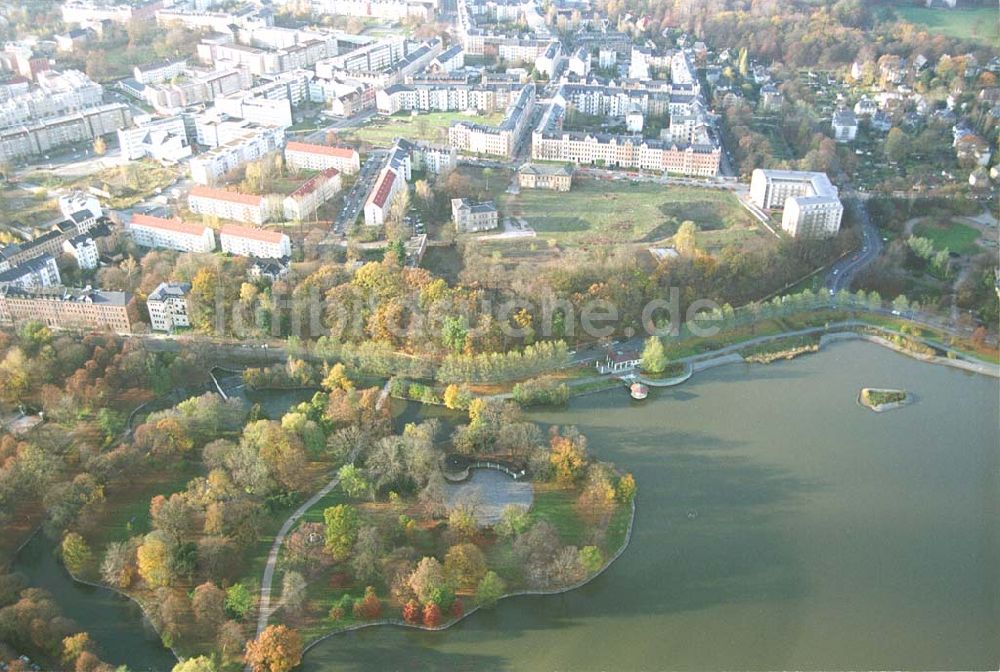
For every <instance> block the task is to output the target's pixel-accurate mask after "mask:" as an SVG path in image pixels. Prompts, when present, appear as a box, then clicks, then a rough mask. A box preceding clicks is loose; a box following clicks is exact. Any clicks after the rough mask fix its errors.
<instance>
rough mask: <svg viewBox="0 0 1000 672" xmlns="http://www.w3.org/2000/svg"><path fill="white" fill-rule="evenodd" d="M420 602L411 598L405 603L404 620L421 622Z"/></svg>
mask: <svg viewBox="0 0 1000 672" xmlns="http://www.w3.org/2000/svg"><path fill="white" fill-rule="evenodd" d="M420 617H421V613H420V603H419V602H417V601H416V600H410V601H409V602H407V603H406V604H404V605H403V620H404V621H406V622H407V623H419V622H420Z"/></svg>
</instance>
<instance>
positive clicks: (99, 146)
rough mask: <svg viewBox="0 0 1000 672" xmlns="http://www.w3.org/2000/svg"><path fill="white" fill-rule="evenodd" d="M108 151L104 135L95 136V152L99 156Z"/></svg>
mask: <svg viewBox="0 0 1000 672" xmlns="http://www.w3.org/2000/svg"><path fill="white" fill-rule="evenodd" d="M107 151H108V143H107V141H105V140H104V138H103V137H101V136H97V137H96V138H94V154H97V155H98V156H104V153H105V152H107Z"/></svg>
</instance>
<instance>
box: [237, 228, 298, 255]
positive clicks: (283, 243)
mask: <svg viewBox="0 0 1000 672" xmlns="http://www.w3.org/2000/svg"><path fill="white" fill-rule="evenodd" d="M219 240H220V241H222V251H223V252H227V253H229V254H235V255H236V256H239V257H257V258H260V259H283V258H284V257H290V256H292V241H291V239H290V238H289V237H288V236H286V235H285V234H283V233H280V232H278V231H266V230H264V229H251V228H250V227H247V226H237V225H235V224H226V225H225V226H223V227H222V231H221V233H220V234H219Z"/></svg>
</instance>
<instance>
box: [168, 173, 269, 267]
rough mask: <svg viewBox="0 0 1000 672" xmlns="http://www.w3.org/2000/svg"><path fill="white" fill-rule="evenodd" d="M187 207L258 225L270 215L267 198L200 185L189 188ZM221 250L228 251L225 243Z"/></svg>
mask: <svg viewBox="0 0 1000 672" xmlns="http://www.w3.org/2000/svg"><path fill="white" fill-rule="evenodd" d="M188 208H190V210H191V212H193V213H195V214H199V215H214V216H216V217H218V218H219V219H228V220H232V221H234V222H245V223H247V224H258V225H259V224H263V223H264V222H266V221H267V220H268V217H269V215H270V212H269V211H268V208H267V199H265V198H264V197H263V196H253V195H250V194H241V193H239V192H237V191H229V190H227V189H213V188H212V187H206V186H202V185H195V186H194V187H192V188H191V193H190V194H188ZM220 240H221V237H220ZM223 251H224V252H226V251H228V250H226V249H225V244H223ZM258 256H260V255H258Z"/></svg>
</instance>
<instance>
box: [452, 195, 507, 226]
mask: <svg viewBox="0 0 1000 672" xmlns="http://www.w3.org/2000/svg"><path fill="white" fill-rule="evenodd" d="M451 218H452V219H453V220H454V222H455V228H456V229H457V230H458V231H459V232H460V233H475V232H477V231H489V230H491V229H495V228H497V226H499V225H500V218H499V214H498V213H497V206H496V205H495V204H494V203H493V201H485V202H483V203H475V202H473V201H470V200H469V199H467V198H453V199H451Z"/></svg>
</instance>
